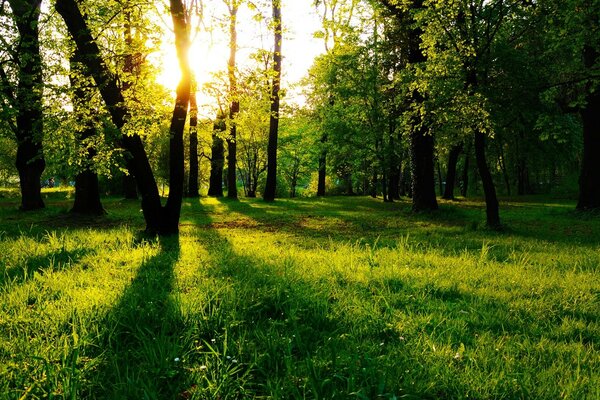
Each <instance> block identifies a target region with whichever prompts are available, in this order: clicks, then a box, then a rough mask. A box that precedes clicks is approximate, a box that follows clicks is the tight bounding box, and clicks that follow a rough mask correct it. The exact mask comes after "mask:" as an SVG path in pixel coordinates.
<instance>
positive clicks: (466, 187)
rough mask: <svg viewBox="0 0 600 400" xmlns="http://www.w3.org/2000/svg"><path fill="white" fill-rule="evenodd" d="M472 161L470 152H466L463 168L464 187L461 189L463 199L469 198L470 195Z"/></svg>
mask: <svg viewBox="0 0 600 400" xmlns="http://www.w3.org/2000/svg"><path fill="white" fill-rule="evenodd" d="M470 161H471V152H470V150H467V151H465V165H464V166H463V172H462V187H461V188H460V194H461V196H462V197H467V193H469V163H470Z"/></svg>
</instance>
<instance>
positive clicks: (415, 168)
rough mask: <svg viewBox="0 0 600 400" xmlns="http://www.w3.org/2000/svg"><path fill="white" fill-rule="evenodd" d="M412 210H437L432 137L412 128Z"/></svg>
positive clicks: (419, 129)
mask: <svg viewBox="0 0 600 400" xmlns="http://www.w3.org/2000/svg"><path fill="white" fill-rule="evenodd" d="M410 156H411V157H410V167H411V168H410V170H411V177H412V190H411V191H412V209H413V211H415V212H420V211H433V210H437V209H438V204H437V199H436V197H435V175H434V168H433V136H432V135H430V134H429V133H427V132H425V131H424V129H423V128H414V129H413V131H412V132H411V141H410Z"/></svg>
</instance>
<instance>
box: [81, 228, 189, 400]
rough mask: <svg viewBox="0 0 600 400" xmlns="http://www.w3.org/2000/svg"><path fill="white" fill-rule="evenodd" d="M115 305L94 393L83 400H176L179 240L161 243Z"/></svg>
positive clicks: (106, 324) (103, 337)
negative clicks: (175, 285) (175, 273)
mask: <svg viewBox="0 0 600 400" xmlns="http://www.w3.org/2000/svg"><path fill="white" fill-rule="evenodd" d="M158 245H159V252H158V254H157V255H155V256H153V257H151V258H149V259H147V260H145V261H144V262H143V263H142V265H141V266H140V267H139V270H138V272H137V275H136V277H135V278H134V279H133V280H132V282H131V284H130V286H129V287H128V288H127V289H126V290H125V292H124V293H123V295H122V297H121V298H120V299H119V302H118V304H117V305H116V306H115V307H114V308H113V309H112V310H111V311H110V312H109V313H108V315H106V317H105V320H104V321H102V323H100V327H101V329H103V331H102V332H101V333H100V335H99V338H98V340H97V348H98V351H99V352H100V354H99V358H100V360H101V361H100V365H99V369H98V371H97V372H96V373H95V374H94V376H93V377H91V378H90V379H91V380H92V381H94V384H93V385H92V392H90V393H84V395H83V397H84V398H104V399H176V398H177V397H178V394H179V393H180V392H181V391H182V390H183V389H182V388H183V381H184V380H185V379H184V377H183V376H182V369H181V367H180V364H179V363H178V361H179V360H178V357H181V354H182V351H183V349H184V347H185V344H184V343H181V331H182V329H183V322H182V319H181V315H180V309H179V306H178V304H177V302H176V300H175V299H174V298H173V297H172V290H173V287H174V273H173V268H174V265H175V264H176V262H177V261H178V259H179V253H180V249H179V237H177V236H173V237H167V238H160V239H159V240H158Z"/></svg>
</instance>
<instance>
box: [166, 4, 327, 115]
mask: <svg viewBox="0 0 600 400" xmlns="http://www.w3.org/2000/svg"><path fill="white" fill-rule="evenodd" d="M211 4H213V5H212V6H211V5H208V4H207V5H206V9H205V15H206V17H205V20H206V21H207V22H206V23H205V24H206V25H213V26H215V25H217V24H218V21H226V18H227V15H226V13H227V9H226V8H225V7H224V6H223V4H222V1H220V0H216V1H215V0H213V1H212V2H211ZM209 7H210V8H209ZM264 12H265V13H267V12H268V14H269V15H270V10H264ZM252 15H253V12H252V11H250V10H249V9H248V8H247V7H245V6H242V8H240V10H239V13H238V47H239V49H238V54H237V61H238V66H240V67H243V65H244V63H245V62H246V60H247V59H248V56H249V54H251V53H253V52H254V51H255V50H257V49H259V48H266V49H270V48H272V46H273V44H272V40H273V39H272V36H271V35H270V34H269V32H268V31H267V28H266V27H264V26H263V27H262V28H260V27H259V24H257V23H256V22H254V21H252ZM282 22H283V25H284V37H283V42H282V54H283V62H282V73H283V78H282V86H283V87H284V88H287V89H288V92H287V98H286V101H288V102H295V103H298V104H302V103H303V97H302V95H301V94H300V93H299V91H298V90H294V89H293V88H291V86H292V85H293V84H294V83H297V82H298V81H299V80H300V79H302V78H303V77H304V76H305V75H306V73H307V71H308V69H309V68H310V66H311V65H312V63H313V60H314V58H315V57H316V56H317V55H319V54H321V53H323V52H324V51H325V47H324V44H323V40H322V39H315V38H314V37H313V34H314V32H316V31H318V30H319V29H320V21H319V17H318V16H317V14H316V13H315V10H314V7H313V6H312V0H283V1H282ZM263 25H264V24H263ZM172 40H173V39H172V34H168V35H167V36H166V37H165V39H164V40H163V42H164V43H163V46H162V48H161V52H160V54H159V56H158V57H159V59H160V63H161V64H162V72H161V73H160V75H159V77H158V82H159V83H161V84H162V85H164V86H165V87H167V88H168V89H171V90H174V89H175V87H176V85H177V82H178V80H179V66H178V64H177V57H176V55H175V49H174V45H173V41H172ZM228 43H229V32H228V28H226V29H223V28H219V27H214V28H213V29H206V30H201V31H200V32H199V33H198V34H197V35H196V36H195V38H194V42H193V44H192V48H191V49H190V63H191V64H192V68H193V70H194V72H195V74H196V77H197V80H198V82H199V85H198V86H199V87H202V85H203V84H204V83H206V82H208V81H210V80H211V73H214V72H217V71H223V70H226V68H227V61H228V59H229V47H228ZM198 104H199V106H200V107H201V108H202V109H203V110H201V111H200V114H201V115H202V114H209V113H210V114H214V106H215V100H214V99H213V98H211V97H209V96H208V95H207V94H206V93H202V92H199V93H198ZM202 116H205V117H211V115H202Z"/></svg>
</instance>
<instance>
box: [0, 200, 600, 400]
mask: <svg viewBox="0 0 600 400" xmlns="http://www.w3.org/2000/svg"><path fill="white" fill-rule="evenodd" d="M472 203H473V206H471V205H468V206H466V207H463V206H462V203H459V204H458V205H452V204H442V207H441V210H440V211H439V212H438V213H433V214H431V215H429V214H420V215H414V214H412V213H411V212H410V203H408V202H399V203H394V204H382V203H380V202H378V201H376V200H372V199H367V198H350V199H348V198H332V199H327V200H322V199H318V200H316V199H300V200H298V201H292V200H283V201H277V202H276V203H273V204H265V203H263V202H262V201H260V200H245V199H243V200H240V201H227V200H220V199H200V200H189V201H188V202H186V203H184V207H183V216H182V224H181V231H180V235H179V236H178V237H173V238H167V239H165V240H161V241H159V240H158V239H156V238H151V237H143V236H139V235H138V234H137V233H136V232H137V231H136V229H138V230H139V229H141V228H142V227H143V221H141V219H140V218H139V217H131V219H129V223H131V224H137V225H134V226H137V228H128V227H123V228H115V227H111V225H110V224H107V226H106V228H104V229H102V228H93V229H89V230H85V229H80V228H79V227H78V226H77V227H76V228H74V229H69V228H63V227H58V228H56V227H52V228H50V229H47V227H44V226H35V227H33V228H31V229H30V231H28V232H22V233H18V232H12V233H10V234H7V235H4V236H3V237H2V241H1V242H0V246H1V248H0V250H2V254H6V255H8V257H6V258H3V259H2V261H1V263H0V266H1V267H2V268H4V270H3V271H4V274H3V276H4V277H5V278H4V279H5V280H4V281H3V286H2V291H1V292H0V296H1V299H0V300H1V301H2V306H1V308H0V361H1V362H0V377H1V379H0V382H2V383H1V385H3V386H2V387H0V389H2V392H3V393H9V397H8V398H16V399H18V398H20V397H21V396H22V395H23V394H25V393H26V392H27V391H28V392H27V393H28V394H27V395H28V396H34V395H35V396H38V397H43V396H50V393H53V395H54V396H63V395H64V396H65V397H68V396H69V395H71V394H75V395H76V396H77V397H84V398H86V397H87V398H143V397H147V398H190V399H224V398H233V399H235V398H253V397H256V398H259V397H268V398H317V397H318V398H348V397H349V396H356V397H359V398H360V397H362V398H378V397H379V398H393V397H394V396H396V398H399V397H401V396H406V397H407V398H461V397H466V396H468V397H472V398H481V399H495V398H542V399H544V398H545V399H554V398H560V397H566V398H590V399H591V398H595V397H597V396H598V394H599V393H598V389H597V388H598V387H600V385H599V384H598V383H599V375H598V373H597V371H599V370H600V361H598V360H599V358H598V350H597V349H596V348H595V343H596V342H597V341H598V340H599V338H600V325H599V322H598V321H599V315H598V310H599V309H600V307H599V305H600V304H599V301H600V299H599V298H598V293H600V282H599V280H598V265H600V241H599V240H598V239H597V238H598V237H600V236H599V235H598V234H599V233H600V232H599V230H600V228H599V226H598V224H597V223H596V222H595V221H586V220H584V219H581V218H579V217H577V216H576V215H573V214H571V213H570V212H568V211H560V207H558V208H556V209H550V210H546V209H544V208H541V207H539V206H531V205H527V206H526V207H513V208H510V209H509V210H507V212H506V220H507V221H508V229H507V230H506V231H504V232H501V233H498V232H494V231H490V230H487V229H484V228H482V227H481V226H480V225H479V224H478V222H477V221H479V220H481V215H480V213H481V211H482V209H481V207H478V206H477V203H476V202H472ZM107 209H108V210H109V213H111V212H112V213H118V214H119V215H123V216H126V215H137V214H136V213H137V212H138V207H137V204H133V203H129V204H127V203H121V202H119V201H114V202H113V201H108V202H107ZM44 213H50V214H52V213H54V214H53V215H58V216H60V212H57V211H52V209H50V210H49V211H44ZM103 218H106V219H100V220H98V221H97V223H98V224H99V226H101V224H103V223H104V222H103V221H112V220H111V218H112V217H111V216H110V214H109V216H108V217H103ZM532 220H536V221H537V222H538V225H530V224H529V223H530V221H532ZM551 225H552V226H554V228H550V226H551ZM565 229H570V230H571V232H572V236H569V237H563V236H561V233H562V232H564V230H565ZM583 232H590V234H588V233H583ZM24 248H27V249H29V250H30V251H29V253H27V252H24V251H23V249H24ZM5 260H6V261H5ZM32 338H33V339H32Z"/></svg>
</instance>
